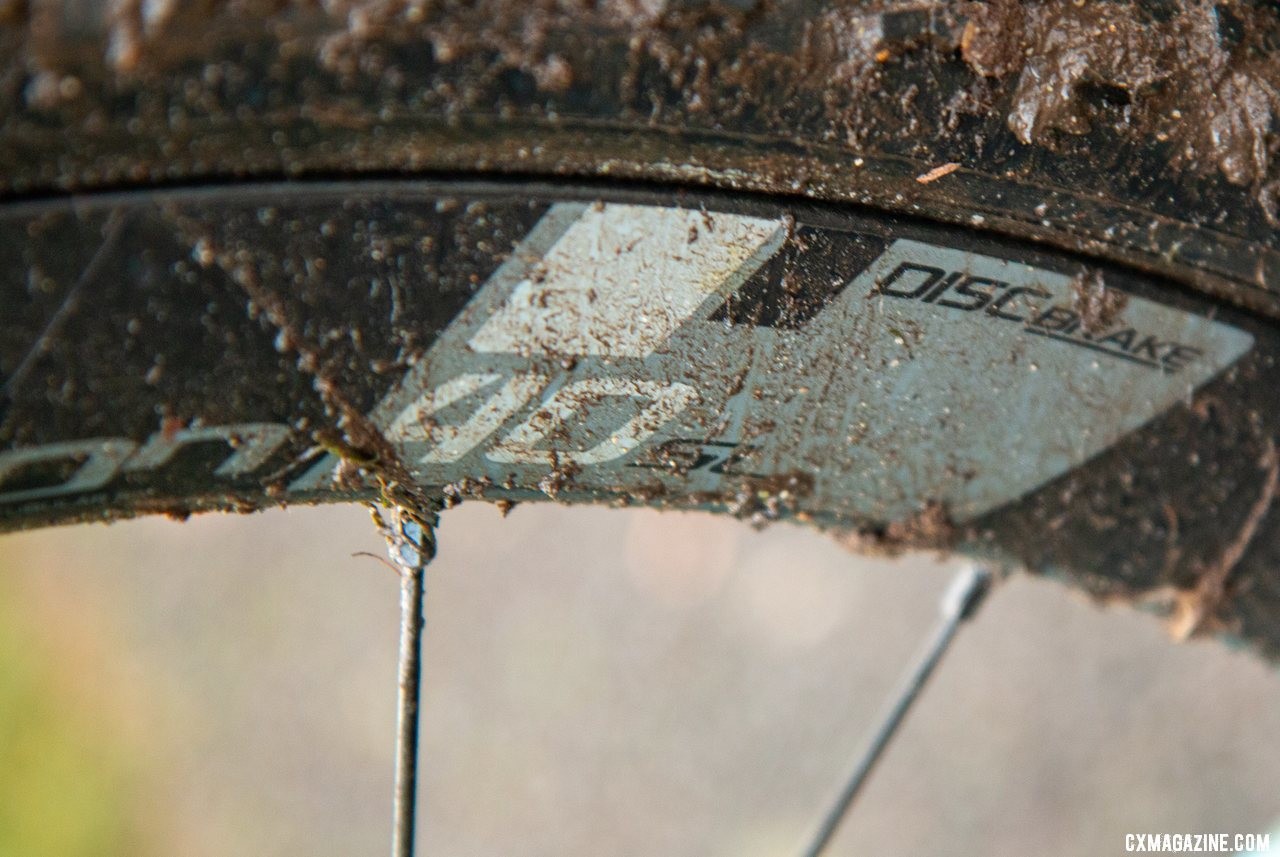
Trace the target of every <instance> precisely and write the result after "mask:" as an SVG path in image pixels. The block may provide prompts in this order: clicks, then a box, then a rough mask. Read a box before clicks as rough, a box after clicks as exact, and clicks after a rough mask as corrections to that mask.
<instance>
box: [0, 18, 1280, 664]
mask: <svg viewBox="0 0 1280 857" xmlns="http://www.w3.org/2000/svg"><path fill="white" fill-rule="evenodd" d="M73 11H74V13H75V14H76V15H79V16H80V17H74V15H73ZM0 14H2V15H3V16H4V18H5V19H6V23H5V24H4V29H3V30H0V46H3V48H4V55H5V56H8V57H9V59H8V60H7V64H6V65H5V67H4V71H3V73H0V105H3V106H0V115H2V116H3V120H2V121H0V193H3V194H4V197H3V199H4V203H3V209H2V211H0V236H2V237H0V254H3V260H4V264H3V266H0V294H2V295H3V301H4V302H3V305H4V306H5V308H6V309H5V312H4V314H3V317H2V318H0V368H2V370H3V372H4V376H5V382H4V393H5V396H4V406H3V407H4V411H3V416H2V418H0V449H2V450H3V451H2V452H0V525H3V526H5V527H10V528H12V527H20V526H31V525H37V524H47V523H56V522H61V521H70V520H86V519H97V518H104V517H105V518H109V517H114V516H119V515H125V514H136V513H142V512H155V511H163V512H169V513H173V514H186V513H188V512H191V511H198V510H203V509H213V508H230V509H243V510H248V509H255V508H259V507H261V506H263V505H267V504H272V503H295V502H318V501H327V500H350V499H368V498H371V497H377V496H379V495H381V496H384V497H386V498H389V499H391V500H394V501H396V502H401V503H409V504H412V503H414V502H419V501H421V500H422V499H423V498H424V497H426V496H428V495H430V494H433V493H436V492H443V493H444V495H445V496H446V497H449V498H455V499H456V498H461V497H464V496H480V497H484V498H487V499H491V500H495V501H498V502H519V501H525V500H534V499H547V498H549V499H555V500H560V501H563V502H613V503H620V504H649V505H655V506H660V507H673V508H703V509H708V510H711V511H721V512H729V513H733V514H737V515H739V516H742V517H745V518H748V519H751V520H753V521H756V522H760V523H763V522H766V521H771V520H775V519H794V520H799V521H804V522H808V523H811V524H813V525H814V526H818V527H822V528H824V529H827V530H829V531H831V532H833V533H836V534H838V535H840V536H841V537H842V538H845V539H846V540H847V541H849V542H850V543H852V544H854V545H855V546H859V547H870V548H903V547H938V548H943V549H947V550H956V551H961V552H966V553H970V554H974V555H980V556H984V557H987V558H990V559H993V560H995V561H998V562H1001V563H1005V564H1008V565H1011V566H1012V565H1018V566H1023V567H1027V568H1030V569H1033V570H1036V571H1041V572H1051V573H1055V574H1060V575H1064V576H1066V577H1068V578H1069V579H1071V580H1072V581H1075V582H1077V583H1079V584H1081V585H1083V586H1085V587H1087V588H1089V589H1090V590H1091V591H1094V592H1096V593H1099V594H1105V595H1108V596H1112V597H1122V598H1141V597H1145V596H1147V595H1150V594H1153V593H1154V594H1159V595H1162V596H1163V597H1165V598H1167V599H1168V601H1169V603H1170V604H1171V606H1172V608H1173V609H1174V610H1175V623H1176V626H1177V629H1178V631H1179V633H1182V634H1187V633H1192V632H1194V631H1197V630H1202V629H1209V628H1214V629H1222V628H1225V629H1229V630H1232V631H1234V632H1236V633H1238V634H1240V635H1242V636H1244V637H1245V638H1247V639H1249V640H1250V641H1251V642H1252V643H1253V644H1254V645H1255V646H1256V647H1257V648H1258V649H1259V650H1260V651H1262V652H1265V653H1267V654H1274V653H1275V652H1277V651H1280V625H1278V624H1277V621H1278V619H1280V600H1278V599H1280V590H1278V586H1280V580H1277V578H1276V577H1275V575H1274V574H1273V573H1271V572H1270V571H1269V569H1270V568H1271V566H1272V565H1274V561H1275V559H1276V558H1277V557H1276V552H1277V547H1278V545H1280V540H1277V538H1276V534H1277V531H1276V520H1275V519H1274V517H1272V516H1270V515H1269V514H1268V512H1269V510H1270V506H1271V504H1272V501H1273V498H1274V494H1275V491H1276V487H1277V478H1278V473H1280V463H1278V461H1277V458H1276V453H1275V449H1274V437H1275V435H1276V425H1275V424H1276V422H1277V420H1278V419H1280V415H1278V414H1277V408H1276V404H1275V400H1274V397H1273V396H1272V395H1271V394H1270V390H1269V385H1268V379H1269V375H1270V372H1271V370H1272V367H1273V365H1274V361H1275V357H1276V349H1277V338H1276V332H1275V325H1274V317H1275V314H1276V311H1277V308H1278V307H1280V303H1277V298H1276V294H1275V291H1274V288H1275V287H1274V283H1275V282H1276V274H1275V271H1276V270H1277V267H1276V266H1277V261H1276V260H1277V256H1276V246H1275V242H1276V235H1277V233H1276V230H1274V229H1273V227H1272V222H1273V221H1274V220H1275V218H1276V213H1275V203H1274V185H1273V183H1272V178H1271V175H1272V173H1273V169H1272V166H1271V154H1272V152H1273V150H1274V147H1275V139H1274V135H1273V134H1272V131H1271V127H1270V122H1271V115H1272V111H1273V109H1274V105H1275V104H1276V103H1277V97H1276V92H1277V91H1280V90H1277V88H1276V87H1277V85H1278V84H1277V80H1276V77H1277V74H1278V73H1277V72H1276V71H1275V70H1274V63H1273V62H1272V61H1271V53H1272V50H1273V46H1274V44H1275V39H1276V36H1277V34H1278V33H1280V21H1278V20H1277V16H1276V14H1275V13H1274V12H1273V11H1270V10H1265V9H1255V8H1253V7H1252V6H1248V5H1243V4H1239V5H1237V4H1218V5H1214V6H1209V5H1201V4H1191V3H1188V4H1170V5H1168V6H1154V7H1153V6H1149V5H1147V4H1141V5H1140V4H1126V3H1116V4H1111V5H1108V7H1107V10H1106V15H1105V16H1104V15H1103V14H1102V13H1101V12H1099V11H1098V9H1097V8H1093V7H1088V8H1077V7H1071V8H1066V9H1059V8H1057V7H1049V6H1028V7H1025V8H1024V7H1022V6H1018V5H1014V4H992V5H988V6H976V5H969V4H946V3H926V4H909V5H898V4H890V5H880V4H866V5H857V4H855V5H852V6H846V5H844V4H825V3H817V2H799V1H798V0H797V2H783V0H779V2H776V3H770V4H763V5H758V4H745V5H739V4H727V5H726V4H704V3H697V2H689V3H669V4H663V3H625V2H612V3H610V2H602V3H598V4H584V5H582V6H579V5H577V4H574V3H568V2H565V3H550V2H548V3H541V4H535V5H533V6H528V5H524V4H509V3H505V2H497V0H494V2H484V3H468V4H448V3H443V4H414V3H372V4H359V5H350V6H347V5H342V4H336V5H334V6H331V7H324V8H320V7H311V6H306V5H302V4H298V5H285V6H279V5H277V4H262V5H259V4H257V3H254V2H247V3H244V4H241V5H234V6H228V7H225V8H224V7H213V6H204V5H200V6H195V7H191V8H185V9H179V8H177V7H176V6H172V5H155V6H152V5H148V4H122V5H121V6H119V7H112V8H111V9H110V10H109V11H108V10H107V9H106V8H105V7H99V6H96V5H93V4H90V8H89V9H88V10H87V11H86V10H78V9H77V10H71V9H70V8H69V7H68V8H67V9H54V8H52V7H45V6H41V5H38V4H37V5H31V6H28V5H25V4H17V5H12V4H11V5H9V6H5V7H3V12H2V13H0ZM1188 57H1192V58H1194V60H1195V61H1194V62H1188V60H1187V58H1188Z"/></svg>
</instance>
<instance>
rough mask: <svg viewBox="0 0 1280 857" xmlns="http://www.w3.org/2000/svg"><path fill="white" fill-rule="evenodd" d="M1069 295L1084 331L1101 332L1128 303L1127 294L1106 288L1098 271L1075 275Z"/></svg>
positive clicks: (1109, 325) (1117, 316)
mask: <svg viewBox="0 0 1280 857" xmlns="http://www.w3.org/2000/svg"><path fill="white" fill-rule="evenodd" d="M1071 297H1072V305H1073V308H1074V309H1075V311H1076V314H1077V315H1079V316H1080V326H1081V327H1082V328H1084V331H1085V333H1101V332H1102V331H1104V330H1106V329H1107V328H1109V327H1111V326H1112V325H1113V324H1114V323H1115V321H1116V319H1118V318H1119V317H1120V314H1121V313H1122V312H1124V308H1125V307H1126V306H1128V305H1129V296H1128V295H1126V294H1125V293H1124V292H1121V291H1117V290H1116V289H1112V288H1108V286H1107V284H1106V281H1105V280H1103V278H1102V273H1101V272H1099V271H1090V272H1088V273H1084V274H1081V275H1080V276H1079V277H1077V278H1076V279H1075V281H1074V282H1073V283H1072V284H1071Z"/></svg>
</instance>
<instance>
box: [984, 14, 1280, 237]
mask: <svg viewBox="0 0 1280 857" xmlns="http://www.w3.org/2000/svg"><path fill="white" fill-rule="evenodd" d="M965 13H966V14H967V15H968V22H967V24H966V25H965V28H964V30H963V34H962V37H961V42H960V46H961V54H962V56H963V58H964V60H965V62H966V63H968V65H969V67H970V68H972V69H973V70H974V71H975V72H977V73H978V74H981V75H984V76H987V77H994V78H1009V79H1016V83H1015V84H1014V87H1013V94H1012V102H1011V105H1010V108H1009V111H1008V125H1009V128H1010V130H1012V131H1013V133H1014V134H1015V135H1016V136H1017V137H1018V139H1019V140H1021V141H1022V142H1023V143H1026V144H1046V145H1052V132H1062V133H1066V134H1084V133H1087V132H1089V131H1090V130H1092V129H1093V127H1094V126H1095V125H1096V124H1098V123H1104V122H1105V123H1108V124H1113V125H1115V126H1116V127H1117V129H1120V130H1131V131H1133V132H1136V133H1138V134H1141V135H1145V136H1146V137H1148V138H1150V140H1151V141H1152V142H1153V143H1168V144H1169V146H1170V156H1171V157H1172V159H1174V160H1175V161H1176V162H1182V163H1185V164H1187V165H1189V166H1192V167H1194V168H1197V169H1199V170H1201V171H1208V170H1210V169H1214V168H1216V169H1217V170H1219V171H1220V172H1221V173H1222V175H1223V176H1224V177H1225V178H1226V179H1227V180H1228V181H1229V182H1231V183H1233V184H1236V185H1251V186H1254V187H1256V188H1257V189H1258V190H1259V193H1260V195H1261V199H1262V201H1263V203H1264V205H1265V206H1266V209H1267V213H1268V216H1269V217H1270V218H1272V219H1273V220H1274V219H1275V217H1276V211H1275V206H1274V203H1271V204H1268V200H1270V199H1271V198H1272V197H1273V196H1274V194H1275V188H1274V187H1273V186H1272V182H1271V179H1270V173H1271V164H1272V160H1273V158H1274V157H1275V154H1276V150H1277V147H1278V146H1280V139H1278V138H1277V136H1276V134H1275V132H1274V128H1273V126H1274V123H1275V118H1276V115H1277V113H1280V63H1276V62H1275V59H1274V56H1273V51H1272V50H1271V48H1270V46H1269V45H1267V44H1265V43H1264V41H1263V40H1264V38H1265V34H1266V33H1267V32H1269V30H1270V29H1273V28H1274V26H1273V23H1272V25H1270V26H1268V22H1267V21H1266V20H1262V19H1263V18H1264V17H1265V16H1266V15H1268V13H1266V12H1264V11H1261V10H1258V9H1254V8H1252V7H1247V6H1244V5H1243V4H1231V3H1220V4H1210V3H1197V2H1188V3H1181V4H1177V5H1176V7H1174V8H1173V9H1172V10H1171V11H1170V12H1169V13H1168V14H1167V15H1164V16H1160V15H1157V14H1156V12H1154V11H1149V10H1148V9H1147V8H1146V7H1143V6H1140V5H1138V4H1132V5H1126V4H1118V3H1114V4H1113V3H1105V4H1103V3H1083V4H1070V3H1026V4H1023V3H1016V2H1012V0H999V2H993V3H982V4H977V3H973V4H967V5H966V7H965Z"/></svg>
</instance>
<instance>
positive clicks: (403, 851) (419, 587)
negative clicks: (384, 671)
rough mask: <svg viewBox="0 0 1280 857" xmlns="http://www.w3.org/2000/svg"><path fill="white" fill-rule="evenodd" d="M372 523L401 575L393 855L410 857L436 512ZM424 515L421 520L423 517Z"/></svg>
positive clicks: (396, 514) (391, 512)
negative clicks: (425, 614) (428, 574)
mask: <svg viewBox="0 0 1280 857" xmlns="http://www.w3.org/2000/svg"><path fill="white" fill-rule="evenodd" d="M373 518H374V523H375V524H376V525H377V526H378V528H379V529H380V530H381V531H382V535H383V537H384V538H386V540H387V552H388V553H389V554H390V555H391V562H392V563H393V564H394V565H395V567H396V571H397V572H398V573H399V575H400V670H399V672H400V677H399V679H400V681H399V683H400V694H399V709H398V713H397V718H396V779H395V809H394V816H393V821H392V838H391V855H392V857H413V846H414V827H415V816H416V814H417V806H418V703H419V697H420V692H421V684H422V632H423V628H424V626H425V624H426V623H425V619H424V618H423V613H422V607H423V601H424V598H425V594H426V568H427V564H428V563H430V562H431V559H432V557H434V556H435V554H436V534H435V526H436V522H437V521H436V514H435V512H434V510H430V511H428V513H427V514H425V515H424V514H418V515H414V514H412V513H410V512H407V511H406V510H404V509H398V508H397V509H385V508H379V509H374V512H373ZM424 518H425V519H426V521H425V523H423V519H424Z"/></svg>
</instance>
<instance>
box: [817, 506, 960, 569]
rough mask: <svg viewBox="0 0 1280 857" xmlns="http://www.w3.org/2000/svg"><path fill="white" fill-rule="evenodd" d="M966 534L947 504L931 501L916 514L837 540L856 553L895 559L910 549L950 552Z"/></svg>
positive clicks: (848, 532) (859, 530)
mask: <svg viewBox="0 0 1280 857" xmlns="http://www.w3.org/2000/svg"><path fill="white" fill-rule="evenodd" d="M962 535H963V533H962V531H961V529H960V528H959V527H958V526H957V525H956V523H955V521H954V520H953V519H952V517H951V510H950V509H948V508H947V505H946V504H945V503H941V502H939V501H937V500H929V501H927V502H926V503H925V504H924V505H923V506H921V507H920V508H919V509H918V510H917V511H916V512H915V513H914V514H911V515H908V516H906V517H904V518H900V519H898V520H895V521H890V522H889V523H888V524H886V525H884V526H882V527H869V528H860V529H856V530H848V531H846V532H844V533H841V534H838V535H837V536H836V538H837V540H838V541H839V542H840V544H842V545H843V546H844V547H846V548H847V549H849V550H851V551H854V552H855V553H866V554H883V555H887V556H895V555H897V554H900V553H902V552H903V551H908V550H922V549H925V550H927V549H931V548H936V549H940V550H941V549H947V548H950V547H952V546H953V545H954V544H955V543H956V541H957V540H959V539H960V538H961V537H962Z"/></svg>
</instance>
